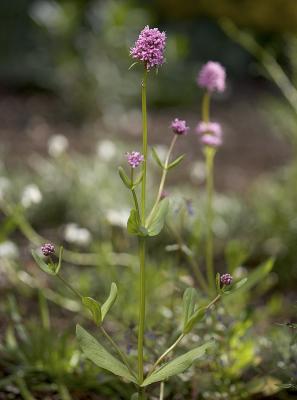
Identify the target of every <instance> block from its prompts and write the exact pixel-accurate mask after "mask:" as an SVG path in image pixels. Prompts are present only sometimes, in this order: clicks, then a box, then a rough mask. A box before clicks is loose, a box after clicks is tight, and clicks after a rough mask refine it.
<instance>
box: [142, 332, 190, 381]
mask: <svg viewBox="0 0 297 400" xmlns="http://www.w3.org/2000/svg"><path fill="white" fill-rule="evenodd" d="M184 337H185V334H184V333H181V334H180V335H179V337H178V338H177V339H176V341H175V342H174V343H173V344H172V345H171V346H170V347H169V348H168V349H167V350H166V351H164V353H163V354H162V355H161V356H160V357H159V358H158V360H157V361H156V362H155V364H154V365H153V366H152V368H151V370H150V372H149V374H148V376H150V375H151V374H152V373H153V372H154V370H155V369H156V368H157V366H158V365H159V364H160V362H161V361H162V360H163V359H164V358H165V357H166V356H167V354H169V353H170V352H171V351H172V350H174V349H175V347H176V346H177V345H178V344H179V343H180V342H181V341H182V340H183V338H184Z"/></svg>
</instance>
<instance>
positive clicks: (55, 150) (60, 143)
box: [48, 135, 69, 158]
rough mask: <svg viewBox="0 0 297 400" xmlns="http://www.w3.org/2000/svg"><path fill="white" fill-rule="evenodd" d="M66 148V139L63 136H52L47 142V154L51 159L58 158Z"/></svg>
mask: <svg viewBox="0 0 297 400" xmlns="http://www.w3.org/2000/svg"><path fill="white" fill-rule="evenodd" d="M68 147H69V142H68V139H67V138H66V137H65V136H63V135H53V136H51V137H50V138H49V140H48V154H49V155H50V156H51V157H55V158H56V157H60V156H61V155H62V154H63V153H65V151H66V150H67V149H68Z"/></svg>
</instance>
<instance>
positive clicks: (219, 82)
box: [197, 61, 226, 92]
mask: <svg viewBox="0 0 297 400" xmlns="http://www.w3.org/2000/svg"><path fill="white" fill-rule="evenodd" d="M197 83H198V85H199V86H200V87H202V88H205V89H207V90H208V91H209V92H215V91H218V92H223V91H224V90H225V88H226V71H225V68H224V67H223V66H222V65H221V64H220V63H218V62H214V61H208V62H207V63H206V64H205V65H203V67H202V68H201V70H200V72H199V74H198V77H197Z"/></svg>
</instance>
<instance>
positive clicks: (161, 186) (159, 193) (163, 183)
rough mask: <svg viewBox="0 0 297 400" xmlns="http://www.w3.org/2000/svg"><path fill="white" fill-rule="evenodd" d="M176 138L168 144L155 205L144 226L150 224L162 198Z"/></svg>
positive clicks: (175, 136)
mask: <svg viewBox="0 0 297 400" xmlns="http://www.w3.org/2000/svg"><path fill="white" fill-rule="evenodd" d="M177 137H178V136H177V135H174V136H173V138H172V141H171V143H170V146H169V150H168V153H167V156H166V159H165V163H164V168H163V172H162V176H161V181H160V186H159V190H158V194H157V198H156V201H155V203H154V205H153V208H152V210H151V212H150V214H149V216H148V218H147V221H146V225H149V223H150V222H151V219H152V217H153V215H154V212H155V211H156V208H157V206H158V204H159V202H160V199H161V196H162V192H163V190H164V185H165V180H166V176H167V173H168V165H169V159H170V156H171V153H172V150H173V147H174V145H175V143H176V141H177Z"/></svg>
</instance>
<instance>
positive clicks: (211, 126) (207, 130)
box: [196, 121, 223, 138]
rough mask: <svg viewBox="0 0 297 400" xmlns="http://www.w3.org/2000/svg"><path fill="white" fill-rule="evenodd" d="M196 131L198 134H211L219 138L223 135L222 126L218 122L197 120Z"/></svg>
mask: <svg viewBox="0 0 297 400" xmlns="http://www.w3.org/2000/svg"><path fill="white" fill-rule="evenodd" d="M196 132H197V133H198V134H199V135H205V134H212V135H214V136H217V137H220V138H222V135H223V132H222V127H221V125H220V124H219V123H218V122H204V121H202V122H199V124H198V125H197V127H196Z"/></svg>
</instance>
